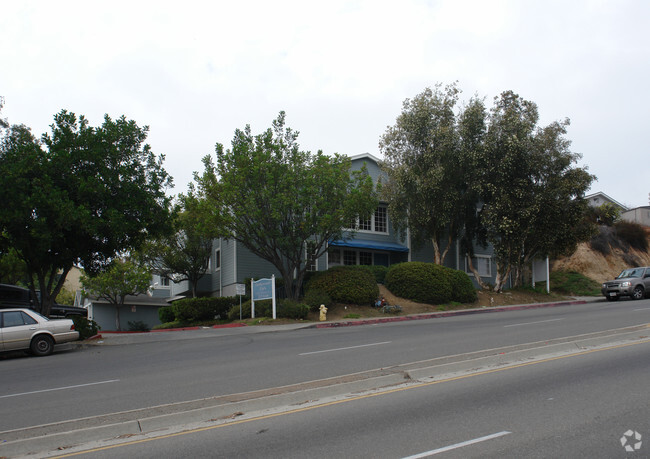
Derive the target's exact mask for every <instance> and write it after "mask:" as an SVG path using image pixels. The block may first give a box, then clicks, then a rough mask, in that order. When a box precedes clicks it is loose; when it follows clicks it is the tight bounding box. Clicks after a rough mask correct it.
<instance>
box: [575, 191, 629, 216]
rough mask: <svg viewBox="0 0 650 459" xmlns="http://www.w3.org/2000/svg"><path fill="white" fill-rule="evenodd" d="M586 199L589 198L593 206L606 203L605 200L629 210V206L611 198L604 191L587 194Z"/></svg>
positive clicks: (588, 200)
mask: <svg viewBox="0 0 650 459" xmlns="http://www.w3.org/2000/svg"><path fill="white" fill-rule="evenodd" d="M585 199H586V200H587V202H588V203H589V205H590V206H592V207H599V206H601V205H602V204H604V203H605V202H609V203H610V204H613V205H615V206H618V207H620V208H621V209H622V210H624V211H625V210H628V207H627V206H626V205H623V204H621V203H620V202H618V201H616V200H615V199H612V198H610V197H609V196H607V195H606V194H605V193H603V192H602V191H599V192H597V193H593V194H590V195H587V196H585Z"/></svg>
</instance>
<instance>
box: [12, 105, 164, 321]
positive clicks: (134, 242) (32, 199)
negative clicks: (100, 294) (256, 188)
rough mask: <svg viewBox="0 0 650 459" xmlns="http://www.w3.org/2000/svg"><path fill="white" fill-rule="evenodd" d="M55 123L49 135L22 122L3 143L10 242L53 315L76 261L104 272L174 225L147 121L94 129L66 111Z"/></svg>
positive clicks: (110, 122) (118, 121)
mask: <svg viewBox="0 0 650 459" xmlns="http://www.w3.org/2000/svg"><path fill="white" fill-rule="evenodd" d="M51 129H52V131H51V133H49V134H44V135H43V136H42V137H41V141H40V142H39V141H38V140H37V139H36V138H35V137H34V136H33V135H32V133H31V131H30V130H29V128H27V127H25V126H23V125H17V126H16V125H14V126H12V127H10V128H9V129H8V130H7V132H6V133H5V134H4V136H3V138H2V143H1V144H0V189H2V190H3V196H4V200H5V203H6V205H3V206H2V207H0V228H1V229H2V241H1V243H2V245H3V246H4V247H13V248H14V249H15V250H16V252H17V253H18V254H19V256H20V257H21V258H22V259H23V260H24V261H25V264H26V268H27V272H28V277H29V278H30V279H32V282H31V285H30V288H31V289H32V290H33V291H35V290H40V292H41V295H40V298H41V304H40V305H39V306H40V307H39V309H40V312H42V313H43V314H46V315H47V314H48V313H49V309H50V306H51V304H52V303H53V302H54V300H55V298H56V296H57V294H58V293H59V292H60V290H61V288H62V287H63V282H64V281H65V278H66V276H67V273H68V272H69V270H70V269H71V268H72V266H73V265H74V264H80V265H82V266H83V267H84V269H85V270H86V271H87V272H89V273H94V272H98V271H100V270H102V269H103V268H104V267H105V266H107V265H108V264H109V263H110V262H111V261H112V260H113V259H114V258H115V257H116V256H117V255H118V254H120V253H123V252H125V251H130V250H134V249H137V248H138V247H139V246H140V245H141V244H142V242H143V241H144V240H146V239H147V238H151V237H156V236H157V235H160V234H163V233H165V232H166V231H167V230H168V229H169V207H170V206H169V197H168V196H167V195H166V194H165V191H166V190H167V188H168V187H169V186H171V178H170V177H169V175H168V174H167V172H166V171H165V170H164V168H163V166H162V162H163V157H162V156H156V155H154V154H153V152H152V151H151V149H150V147H149V145H147V144H145V143H144V142H145V139H146V137H147V131H148V128H147V127H139V126H138V125H137V124H136V123H135V122H134V121H131V120H127V119H126V118H125V117H121V118H118V119H116V120H112V119H111V118H110V117H108V115H107V116H105V118H104V122H103V124H102V125H101V126H98V127H91V126H89V124H88V121H87V120H86V119H85V118H84V117H83V116H81V117H79V118H77V116H75V115H74V114H73V113H69V112H67V111H62V112H60V113H58V114H57V115H55V117H54V123H53V124H52V125H51Z"/></svg>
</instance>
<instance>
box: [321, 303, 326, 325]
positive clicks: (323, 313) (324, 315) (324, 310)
mask: <svg viewBox="0 0 650 459" xmlns="http://www.w3.org/2000/svg"><path fill="white" fill-rule="evenodd" d="M319 309H320V321H321V322H322V321H324V320H327V308H326V307H325V305H324V304H321V305H320V308H319Z"/></svg>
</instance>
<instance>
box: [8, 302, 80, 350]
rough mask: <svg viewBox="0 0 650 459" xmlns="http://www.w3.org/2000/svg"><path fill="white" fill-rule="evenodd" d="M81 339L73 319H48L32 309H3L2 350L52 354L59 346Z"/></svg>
mask: <svg viewBox="0 0 650 459" xmlns="http://www.w3.org/2000/svg"><path fill="white" fill-rule="evenodd" d="M77 339H79V332H78V331H75V329H74V323H73V322H72V320H70V319H48V318H46V317H43V316H42V315H40V314H39V313H37V312H34V311H32V310H31V309H18V308H16V309H0V351H3V352H4V351H16V350H28V351H31V352H32V354H34V355H38V356H41V355H50V354H51V353H52V352H53V351H54V345H55V344H61V343H67V342H69V341H75V340H77Z"/></svg>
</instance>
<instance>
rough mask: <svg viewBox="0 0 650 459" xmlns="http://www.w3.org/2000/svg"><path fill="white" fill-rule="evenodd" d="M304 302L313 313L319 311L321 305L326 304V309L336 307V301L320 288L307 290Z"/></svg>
mask: <svg viewBox="0 0 650 459" xmlns="http://www.w3.org/2000/svg"><path fill="white" fill-rule="evenodd" d="M303 301H304V303H305V304H306V305H307V306H309V308H310V309H311V310H312V311H318V308H320V305H321V304H324V305H325V307H326V308H329V307H331V306H333V305H334V301H332V298H331V297H330V296H329V295H328V294H327V292H326V291H325V290H321V289H318V288H314V289H311V290H307V293H306V294H305V297H304V298H303Z"/></svg>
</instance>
